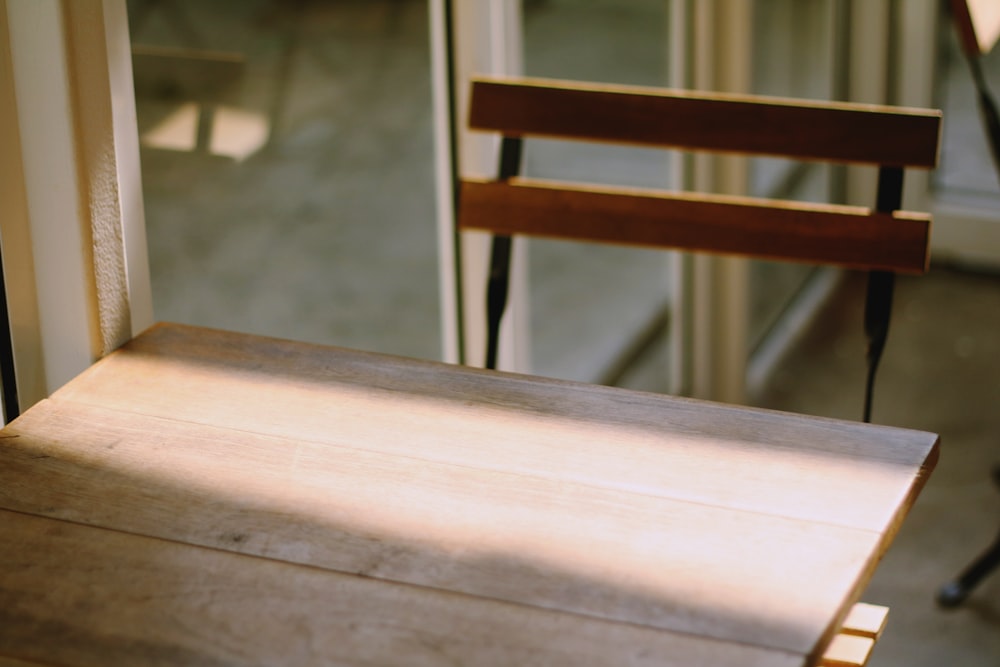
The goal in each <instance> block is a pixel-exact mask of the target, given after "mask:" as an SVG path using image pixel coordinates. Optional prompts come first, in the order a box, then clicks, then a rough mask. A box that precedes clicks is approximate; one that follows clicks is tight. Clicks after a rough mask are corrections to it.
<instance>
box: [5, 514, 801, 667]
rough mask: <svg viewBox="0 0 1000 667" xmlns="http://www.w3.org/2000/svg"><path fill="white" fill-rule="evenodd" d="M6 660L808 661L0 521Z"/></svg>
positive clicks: (188, 549) (144, 542)
mask: <svg viewBox="0 0 1000 667" xmlns="http://www.w3.org/2000/svg"><path fill="white" fill-rule="evenodd" d="M0 526H2V530H0V628H3V631H2V632H0V653H4V654H7V655H16V656H19V657H23V658H24V659H25V660H29V661H41V662H52V663H57V664H60V665H80V666H86V665H94V666H103V665H108V664H127V665H152V664H157V665H162V664H176V665H181V664H183V665H233V666H236V665H261V664H266V665H276V666H278V665H304V664H309V665H315V664H344V665H346V664H351V665H357V664H393V665H435V666H437V665H441V664H462V665H512V664H515V665H579V664H584V663H586V664H589V665H621V664H632V665H667V666H670V665H693V664H740V665H750V666H751V667H765V666H773V667H793V666H795V665H801V664H803V656H801V655H794V654H788V653H781V652H776V651H769V650H764V649H760V648H755V647H752V646H740V645H733V644H723V643H719V642H713V641H711V640H707V639H704V638H699V637H692V636H687V635H678V634H672V633H669V632H662V631H654V630H650V629H647V628H641V627H637V626H633V625H628V624H620V623H609V622H605V621H598V620H595V619H591V618H585V617H580V616H575V615H573V614H558V613H553V612H549V611H545V610H541V609H535V608H531V607H522V606H519V605H512V604H505V603H501V602H495V601H490V600H483V599H478V598H472V597H467V596H461V595H455V594H449V593H442V592H438V591H433V590H428V589H423V588H420V587H414V586H404V585H394V584H387V583H385V582H381V581H376V580H372V579H366V578H363V577H354V576H347V575H341V574H336V573H331V572H326V571H322V570H317V569H315V568H309V567H301V566H296V565H290V564H287V563H280V562H277V561H272V560H268V559H261V558H253V557H249V556H243V555H238V554H232V553H227V552H223V551H218V550H211V549H204V548H199V547H193V546H189V545H181V544H175V543H170V542H164V541H161V540H155V539H150V538H144V537H137V536H134V535H127V534H124V533H119V532H116V531H105V530H99V529H94V528H87V527H84V526H79V525H75V524H71V523H66V522H59V521H52V520H49V519H42V518H38V517H30V516H27V515H22V514H17V513H12V512H6V511H0Z"/></svg>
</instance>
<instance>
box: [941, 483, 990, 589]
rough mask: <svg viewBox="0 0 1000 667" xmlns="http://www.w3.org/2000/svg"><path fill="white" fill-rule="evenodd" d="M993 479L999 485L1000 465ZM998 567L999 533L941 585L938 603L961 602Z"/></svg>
mask: <svg viewBox="0 0 1000 667" xmlns="http://www.w3.org/2000/svg"><path fill="white" fill-rule="evenodd" d="M993 480H994V482H996V484H997V485H998V486H1000V466H997V467H996V468H994V470H993ZM998 567H1000V534H998V535H997V538H996V540H995V541H994V542H993V544H992V545H990V547H989V548H988V549H986V551H984V552H983V553H982V554H980V555H979V557H978V558H976V559H975V560H974V561H972V563H970V564H969V566H968V567H966V568H965V570H963V571H962V573H961V574H959V575H958V577H957V578H956V579H955V580H954V581H951V582H948V583H947V584H945V585H944V586H942V587H941V590H940V591H938V596H937V602H938V605H940V606H942V607H945V608H949V609H950V608H952V607H957V606H958V605H960V604H962V602H963V601H965V598H967V597H968V596H969V594H970V593H971V592H972V590H973V589H974V588H975V587H976V586H977V585H979V582H981V581H982V580H983V579H985V578H986V577H987V576H988V575H989V574H990V573H991V572H993V571H994V570H996V569H997V568H998Z"/></svg>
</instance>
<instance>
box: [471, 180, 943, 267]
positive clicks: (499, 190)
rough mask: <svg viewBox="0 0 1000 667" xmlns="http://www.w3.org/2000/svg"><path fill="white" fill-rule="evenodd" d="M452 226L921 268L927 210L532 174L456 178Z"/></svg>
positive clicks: (924, 264)
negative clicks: (457, 204) (457, 203)
mask: <svg viewBox="0 0 1000 667" xmlns="http://www.w3.org/2000/svg"><path fill="white" fill-rule="evenodd" d="M461 197H462V206H461V211H460V218H459V224H460V226H461V227H462V228H464V229H485V230H490V231H493V232H495V233H498V234H529V235H538V236H548V237H553V238H562V239H577V240H589V241H600V242H607V243H622V244H631V245H640V246H655V247H661V248H674V249H681V250H691V251H703V252H716V253H726V254H736V255H744V256H750V257H760V258H766V259H781V260H790V261H797V262H806V263H812V264H831V265H836V266H842V267H849V268H856V269H878V270H886V271H900V272H909V273H920V272H923V271H925V270H926V268H927V263H928V250H927V249H928V238H929V234H930V216H929V215H925V214H918V213H908V212H902V211H897V212H896V213H894V214H892V215H889V214H883V213H874V212H872V211H871V210H870V209H866V208H861V207H849V206H835V205H830V204H806V203H797V202H786V201H771V200H760V199H750V198H746V197H724V196H721V195H699V194H691V193H660V192H656V191H639V190H633V189H624V188H612V187H598V186H589V185H588V186H583V185H578V184H572V183H555V182H549V181H540V180H534V179H523V178H521V179H511V180H510V181H475V180H465V181H463V182H462V190H461Z"/></svg>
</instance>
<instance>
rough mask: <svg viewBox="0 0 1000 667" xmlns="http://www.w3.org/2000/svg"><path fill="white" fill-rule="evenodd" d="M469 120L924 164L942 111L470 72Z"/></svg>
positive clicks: (523, 130) (583, 135)
mask: <svg viewBox="0 0 1000 667" xmlns="http://www.w3.org/2000/svg"><path fill="white" fill-rule="evenodd" d="M469 127H470V128H472V129H477V130H488V131H498V132H501V133H504V134H508V135H514V136H522V135H526V136H530V135H538V136H546V137H553V138H562V139H592V140H603V141H612V142H622V143H634V144H641V145H655V146H664V147H676V148H685V149H690V150H708V151H727V152H739V153H753V154H758V155H776V156H784V157H791V158H799V159H805V160H823V161H833V162H859V163H870V164H888V165H895V166H913V167H933V166H935V165H936V163H937V157H938V144H939V135H940V128H941V113H940V111H935V110H924V109H902V108H896V107H882V106H874V105H861V104H846V103H837V102H809V101H799V100H787V99H777V98H762V97H752V96H738V95H724V94H720V93H710V94H709V93H697V92H692V91H676V90H663V89H659V88H641V87H629V86H608V85H595V84H585V83H578V82H568V81H546V80H533V79H477V80H474V81H473V82H472V101H471V109H470V115H469Z"/></svg>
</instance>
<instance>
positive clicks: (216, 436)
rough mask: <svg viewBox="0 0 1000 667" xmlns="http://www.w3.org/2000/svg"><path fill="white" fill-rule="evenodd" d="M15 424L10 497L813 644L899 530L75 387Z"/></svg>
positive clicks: (171, 535)
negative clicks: (480, 461)
mask: <svg viewBox="0 0 1000 667" xmlns="http://www.w3.org/2000/svg"><path fill="white" fill-rule="evenodd" d="M15 427H16V428H11V429H8V431H7V432H6V434H7V435H9V436H17V437H11V438H8V439H7V442H6V443H5V447H6V451H5V452H4V456H3V459H2V466H0V507H4V508H7V509H12V510H17V511H20V512H26V513H32V514H40V515H45V516H48V517H52V518H60V519H67V520H72V521H75V522H81V523H87V524H91V525H97V526H106V527H111V526H113V527H115V528H117V529H119V530H125V531H129V532H134V533H137V534H142V535H148V536H154V537H160V538H166V539H171V540H176V541H181V542H185V543H191V544H199V545H203V546H208V547H213V548H217V549H223V550H233V551H238V552H241V553H247V554H254V555H258V556H265V557H268V558H275V559H280V560H284V561H289V562H295V563H300V564H305V565H312V566H315V567H320V568H325V569H331V570H337V571H341V572H346V573H352V574H361V575H364V576H366V577H370V578H374V579H381V580H386V581H394V582H402V583H409V584H416V585H420V586H425V587H432V588H436V589H440V590H447V591H456V592H460V593H465V594H469V595H476V596H483V597H487V598H491V599H497V600H504V601H509V602H516V603H519V604H522V605H530V606H533V607H539V608H546V609H553V610H564V611H568V612H573V613H575V614H580V615H586V616H590V617H595V618H603V619H608V620H615V621H622V622H627V623H631V624H635V625H641V626H647V627H655V628H661V629H667V630H672V631H678V632H683V633H686V634H696V635H700V636H706V637H712V638H715V639H719V640H725V641H734V642H738V643H748V644H753V645H758V646H765V647H767V648H773V649H776V650H781V651H788V652H797V653H802V654H807V653H810V652H811V651H812V649H813V648H814V644H815V642H816V641H817V638H818V637H823V636H825V635H826V634H827V632H828V629H829V628H830V627H831V626H832V625H833V623H832V619H831V616H830V613H831V610H836V609H838V608H839V604H840V601H842V600H845V599H851V598H853V597H854V596H855V595H856V592H857V587H858V581H857V579H858V576H859V573H861V578H862V579H863V580H866V579H867V577H868V574H869V573H870V569H871V567H872V566H873V561H872V560H871V554H872V553H873V552H875V551H877V550H878V543H879V541H880V540H881V537H880V535H879V534H878V533H876V532H873V531H867V530H860V529H851V528H842V527H838V526H831V525H828V524H823V523H816V522H809V521H803V520H800V519H788V518H785V517H780V516H769V515H766V514H761V513H756V512H746V511H736V510H733V509H730V508H728V507H713V506H710V505H706V504H703V503H690V502H684V501H676V500H670V499H664V498H657V497H655V496H650V495H647V494H644V493H634V492H630V491H623V490H617V489H602V488H599V487H594V486H590V485H585V484H579V483H572V482H567V481H562V480H553V479H546V478H543V477H538V476H534V475H519V474H510V473H499V472H496V471H492V470H486V469H477V468H474V467H467V466H458V465H453V464H442V463H434V462H428V461H422V460H420V459H418V458H414V457H412V456H405V455H387V454H382V453H378V452H368V451H364V450H358V449H352V448H349V447H337V446H330V445H327V444H324V443H314V442H307V441H289V440H285V439H279V438H273V437H264V436H258V435H255V434H253V433H248V432H246V431H233V430H228V429H218V428H211V427H206V426H203V425H196V424H190V423H185V422H178V421H174V420H167V419H158V418H149V417H142V416H136V415H133V414H128V413H121V412H116V411H109V410H102V409H99V408H94V407H91V406H80V405H77V404H74V403H70V402H65V401H48V402H45V403H43V404H41V405H39V406H36V407H35V408H32V409H31V410H29V411H28V412H27V413H26V414H25V415H24V416H23V417H22V418H21V419H20V420H18V422H17V423H16V424H15ZM331 428H333V425H332V424H331ZM341 435H345V434H341ZM661 465H663V466H669V465H670V460H669V458H661ZM732 484H734V485H738V484H739V482H738V480H735V481H733V482H732ZM758 492H761V490H760V489H758ZM775 591H780V594H777V595H776V594H775ZM746 610H753V613H747V612H746Z"/></svg>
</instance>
